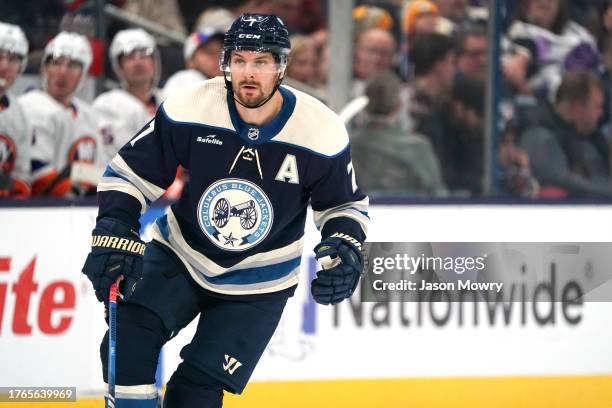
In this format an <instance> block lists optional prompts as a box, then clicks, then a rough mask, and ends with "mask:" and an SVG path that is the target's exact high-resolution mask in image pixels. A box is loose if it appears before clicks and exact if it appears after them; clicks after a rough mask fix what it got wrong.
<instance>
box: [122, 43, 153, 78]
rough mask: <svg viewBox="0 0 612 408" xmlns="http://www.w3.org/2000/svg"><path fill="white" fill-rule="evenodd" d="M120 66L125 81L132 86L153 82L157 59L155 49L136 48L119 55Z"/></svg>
mask: <svg viewBox="0 0 612 408" xmlns="http://www.w3.org/2000/svg"><path fill="white" fill-rule="evenodd" d="M119 66H120V67H121V72H122V73H123V77H124V79H125V81H126V82H127V83H128V84H129V85H132V86H142V85H147V84H148V85H151V84H153V78H154V77H155V60H154V59H153V50H148V49H147V50H134V51H132V52H130V53H129V54H124V55H122V56H121V57H119Z"/></svg>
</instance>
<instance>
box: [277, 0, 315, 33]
mask: <svg viewBox="0 0 612 408" xmlns="http://www.w3.org/2000/svg"><path fill="white" fill-rule="evenodd" d="M268 3H271V7H272V11H271V14H275V15H277V16H278V17H280V18H281V20H283V22H284V23H285V24H286V25H287V29H288V30H289V33H291V34H311V33H313V32H315V31H317V30H321V29H323V28H325V21H324V19H323V12H322V10H321V9H322V4H321V3H322V2H321V1H319V0H272V1H268Z"/></svg>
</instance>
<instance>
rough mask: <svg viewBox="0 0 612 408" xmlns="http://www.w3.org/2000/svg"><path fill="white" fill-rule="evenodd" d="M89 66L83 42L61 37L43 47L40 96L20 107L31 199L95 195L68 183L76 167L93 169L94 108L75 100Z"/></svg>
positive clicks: (63, 34) (96, 137) (95, 146)
mask: <svg viewBox="0 0 612 408" xmlns="http://www.w3.org/2000/svg"><path fill="white" fill-rule="evenodd" d="M91 61H92V53H91V47H90V45H89V41H88V40H87V38H85V37H84V36H82V35H80V34H76V33H70V32H61V33H59V34H58V35H57V36H56V37H55V38H53V39H52V40H51V41H50V42H49V44H47V46H46V47H45V50H44V54H43V59H42V66H41V72H42V77H43V90H34V91H30V92H28V93H26V94H24V95H22V96H21V97H19V103H20V104H21V107H22V108H23V110H24V111H25V112H27V115H28V118H29V119H30V121H31V125H32V128H33V130H32V150H31V156H32V179H33V181H32V194H33V195H43V196H53V197H66V196H71V195H73V194H77V195H83V194H87V193H92V194H94V193H95V188H94V186H92V185H85V184H81V183H72V182H71V180H70V173H71V170H72V167H73V166H74V164H75V163H76V162H79V163H87V164H95V163H96V162H97V160H98V152H97V149H98V146H99V142H100V135H99V129H98V123H97V119H96V116H95V114H94V112H93V110H92V108H91V107H90V106H89V105H88V104H87V103H85V102H84V101H82V100H81V99H79V98H77V97H75V96H74V95H75V93H76V92H77V90H78V89H79V87H80V86H81V85H82V84H83V82H84V81H85V79H86V77H87V71H88V70H89V66H90V65H91Z"/></svg>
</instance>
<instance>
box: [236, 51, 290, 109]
mask: <svg viewBox="0 0 612 408" xmlns="http://www.w3.org/2000/svg"><path fill="white" fill-rule="evenodd" d="M230 72H231V75H232V88H233V90H234V95H235V96H236V97H237V98H238V100H239V101H240V102H241V103H242V104H244V105H245V106H257V105H259V104H260V103H261V102H263V101H264V100H265V99H266V98H268V97H269V96H270V93H271V92H272V91H273V90H274V85H275V84H276V80H277V79H278V75H279V73H278V65H277V64H276V62H275V61H274V57H273V56H272V54H271V53H269V52H266V53H261V52H254V51H233V52H232V55H231V59H230Z"/></svg>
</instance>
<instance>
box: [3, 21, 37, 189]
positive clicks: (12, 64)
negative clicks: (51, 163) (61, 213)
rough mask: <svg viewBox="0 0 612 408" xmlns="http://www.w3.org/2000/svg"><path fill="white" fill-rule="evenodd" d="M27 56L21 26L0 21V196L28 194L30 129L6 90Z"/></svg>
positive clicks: (15, 100) (20, 70)
mask: <svg viewBox="0 0 612 408" xmlns="http://www.w3.org/2000/svg"><path fill="white" fill-rule="evenodd" d="M27 57H28V41H27V40H26V37H25V35H24V34H23V31H22V30H21V28H19V27H18V26H16V25H12V24H6V23H2V22H0V197H18V198H24V197H27V196H29V195H30V173H31V171H30V135H31V131H30V130H29V128H28V125H27V123H28V122H27V120H26V116H25V115H24V113H23V110H22V109H21V107H20V106H19V103H18V102H17V99H16V98H15V97H14V96H12V95H11V94H9V93H8V90H9V89H10V87H11V85H13V82H15V79H17V76H19V74H20V73H21V72H23V70H24V68H25V66H26V60H27Z"/></svg>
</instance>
